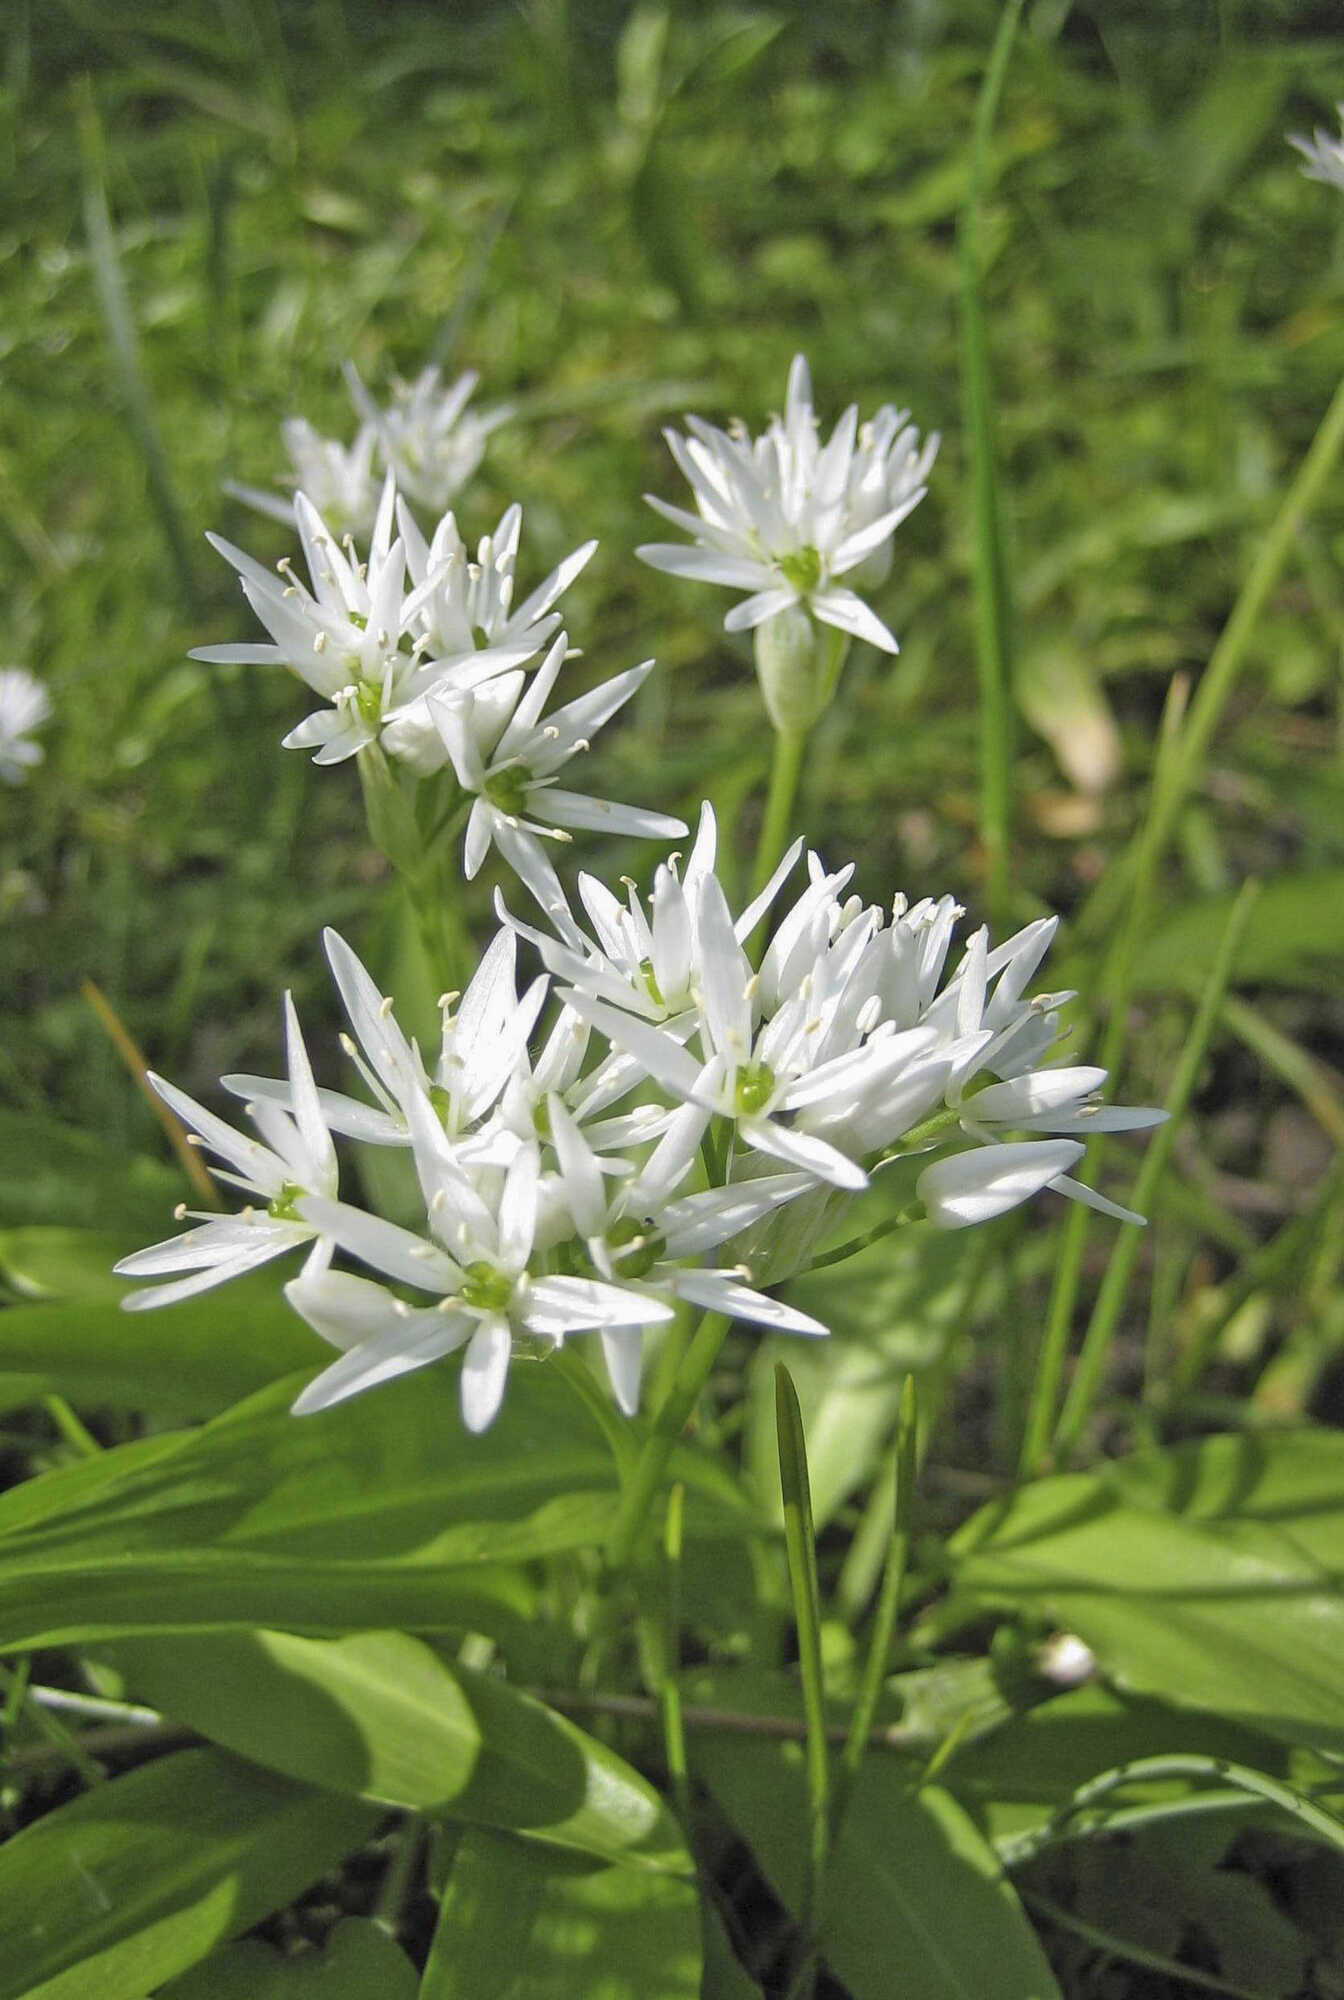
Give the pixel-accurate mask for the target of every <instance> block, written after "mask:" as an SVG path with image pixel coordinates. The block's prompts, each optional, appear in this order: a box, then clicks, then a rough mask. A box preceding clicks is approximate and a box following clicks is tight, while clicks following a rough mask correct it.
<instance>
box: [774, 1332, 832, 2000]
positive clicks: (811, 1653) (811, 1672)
mask: <svg viewBox="0 0 1344 2000" xmlns="http://www.w3.org/2000/svg"><path fill="white" fill-rule="evenodd" d="M775 1424H776V1429H777V1431H778V1436H779V1483H780V1486H781V1488H782V1489H783V1494H784V1544H785V1548H786V1550H787V1552H788V1560H789V1587H790V1589H791V1591H792V1594H793V1616H794V1622H795V1624H796V1626H797V1628H798V1665H799V1671H800V1674H801V1677H802V1683H803V1714H804V1718H805V1720H806V1724H807V1741H806V1746H805V1750H806V1763H807V1817H808V1839H807V1858H808V1871H807V1889H806V1893H805V1895H804V1899H803V1908H802V1912H801V1919H802V1932H803V1950H804V1955H803V1960H802V1963H801V1964H800V1966H799V1968H798V1972H797V1974H796V1976H795V1978H794V1981H793V1984H792V1986H791V1987H790V1989H789V1990H790V1994H791V1995H796V1996H798V2000H806V1996H807V1995H808V1994H809V1993H810V1992H811V1990H812V1982H813V1977H814V1973H815V1963H816V1940H815V1936H814V1929H815V1925H816V1922H817V1918H818V1914H819V1912H820V1910H821V1907H822V1897H823V1896H824V1894H825V1889H826V1855H827V1851H828V1848H829V1844H830V1810H831V1766H830V1753H829V1750H828V1748H827V1741H826V1710H825V1703H824V1699H823V1694H822V1678H821V1590H820V1586H819V1584H818V1582H817V1549H816V1539H815V1536H814V1533H813V1527H812V1491H811V1485H810V1482H809V1480H808V1476H807V1440H806V1438H805V1437H804V1435H803V1413H802V1410H801V1409H800V1408H799V1405H798V1391H797V1390H796V1389H795V1388H794V1386H793V1378H792V1377H791V1376H790V1374H789V1371H788V1369H787V1368H786V1367H785V1366H784V1364H783V1362H782V1361H781V1362H777V1363H776V1365H775Z"/></svg>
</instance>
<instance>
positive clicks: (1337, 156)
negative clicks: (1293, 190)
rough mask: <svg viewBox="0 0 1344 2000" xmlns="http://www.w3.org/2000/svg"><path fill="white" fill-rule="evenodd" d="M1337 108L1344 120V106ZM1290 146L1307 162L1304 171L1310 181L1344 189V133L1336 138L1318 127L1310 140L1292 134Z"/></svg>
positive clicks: (1298, 133)
mask: <svg viewBox="0 0 1344 2000" xmlns="http://www.w3.org/2000/svg"><path fill="white" fill-rule="evenodd" d="M1335 108H1336V110H1337V111H1338V113H1339V116H1340V119H1341V120H1344V104H1339V105H1337V106H1336V107H1335ZM1288 144H1289V145H1290V146H1296V147H1297V150H1298V152H1299V153H1301V154H1302V156H1303V157H1304V159H1305V160H1306V162H1307V164H1306V166H1305V167H1303V169H1302V171H1303V173H1304V174H1305V175H1306V177H1307V179H1308V180H1309V181H1326V182H1328V184H1329V185H1330V186H1331V187H1337V188H1344V133H1341V135H1340V136H1339V137H1338V138H1336V137H1335V136H1334V134H1333V133H1330V132H1327V131H1326V129H1325V127H1324V126H1323V125H1318V126H1317V127H1316V130H1315V131H1314V132H1313V134H1312V136H1311V137H1310V139H1308V138H1306V137H1305V136H1304V135H1303V134H1302V133H1301V132H1290V133H1289V134H1288Z"/></svg>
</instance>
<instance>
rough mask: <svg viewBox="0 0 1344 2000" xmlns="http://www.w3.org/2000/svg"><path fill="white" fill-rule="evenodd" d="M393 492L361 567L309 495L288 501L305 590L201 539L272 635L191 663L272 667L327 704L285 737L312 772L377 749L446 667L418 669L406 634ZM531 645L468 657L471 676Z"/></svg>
mask: <svg viewBox="0 0 1344 2000" xmlns="http://www.w3.org/2000/svg"><path fill="white" fill-rule="evenodd" d="M396 497H397V496H396V488H395V487H394V485H393V483H392V481H391V480H390V479H389V480H388V481H387V483H386V484H385V486H384V488H383V494H382V499H381V500H380V502H379V506H378V517H377V520H376V521H375V522H374V527H373V535H372V538H371V541H370V544H369V557H368V561H367V563H363V562H361V561H360V560H359V559H358V557H357V555H356V552H355V548H354V544H353V542H352V541H351V540H350V539H349V537H347V538H346V540H345V543H344V546H343V547H339V546H338V545H337V541H336V537H335V536H334V535H333V534H332V532H331V531H330V530H329V529H328V527H327V524H326V522H325V521H324V520H323V519H322V516H321V515H320V514H319V513H318V511H317V509H316V508H315V507H314V506H313V505H312V503H311V501H310V500H309V499H308V496H307V495H306V494H304V493H298V494H296V495H295V497H294V522H295V525H296V527H297V529H298V532H299V538H300V541H301V542H302V545H303V552H304V557H305V559H306V561H307V565H308V573H309V577H310V579H311V585H312V587H311V589H309V588H307V587H305V585H304V584H302V583H301V582H300V581H299V580H298V579H297V577H296V576H295V574H294V571H293V569H292V568H291V566H290V563H289V561H288V558H286V560H285V561H284V562H282V563H281V564H280V565H279V576H278V577H276V576H273V575H271V574H270V572H269V571H267V570H265V569H263V568H262V566H261V564H260V563H257V562H254V561H253V560H252V558H251V556H249V555H245V554H244V552H243V551H242V550H241V549H238V548H235V547H234V546H233V544H232V543H231V542H226V541H224V540H223V539H222V538H221V537H220V536H218V535H211V536H210V537H209V538H208V539H209V540H210V542H211V544H212V546H213V547H214V548H216V549H218V551H219V553H220V554H221V555H222V556H223V557H224V559H225V561H226V562H229V563H232V565H233V567H234V568H235V569H236V570H237V571H238V573H239V575H240V576H241V578H242V584H243V595H244V596H245V597H246V598H247V601H248V603H249V604H250V605H251V606H252V609H253V610H254V611H255V612H256V614H257V617H258V618H259V619H260V620H261V622H262V624H263V625H264V626H265V627H266V629H267V631H268V632H269V633H270V635H271V639H272V641H273V643H272V644H271V645H238V646H233V645H230V646H199V647H197V648H196V649H195V650H194V651H193V653H192V656H191V657H192V658H193V659H195V660H209V661H223V662H229V663H235V664H244V665H280V666H285V667H288V668H289V670H290V672H291V673H294V674H297V675H298V677H299V679H300V680H302V681H304V682H306V684H307V685H308V686H309V687H310V688H312V689H313V690H314V691H315V692H316V693H317V694H320V695H322V696H323V697H324V698H325V699H326V701H328V702H329V703H330V704H331V706H330V707H329V708H322V709H316V710H314V712H313V713H312V714H311V715H309V716H306V717H305V718H304V720H303V721H302V722H300V723H299V724H298V726H297V727H296V728H294V729H291V730H290V732H289V734H288V736H286V737H285V739H284V742H285V747H286V748H287V749H312V748H314V747H316V750H317V754H316V756H315V757H314V759H313V761H314V763H316V764H338V763H341V762H342V761H343V760H344V759H345V758H347V757H353V756H354V755H356V753H357V752H358V751H360V750H362V749H364V748H365V747H366V746H367V745H369V744H371V743H375V742H377V741H378V739H379V736H380V734H381V733H382V730H383V727H384V724H385V722H386V720H387V719H388V718H389V717H390V716H391V715H392V714H393V713H394V712H396V711H398V710H401V709H404V708H405V707H406V706H407V705H408V704H409V703H411V702H413V701H414V700H415V699H416V698H417V696H419V695H420V694H422V693H423V692H424V690H425V688H426V687H428V686H429V685H431V684H432V683H433V682H434V681H435V680H436V679H438V678H441V677H442V676H443V675H445V674H446V673H448V672H450V671H451V670H452V668H453V665H454V664H455V663H454V662H451V661H449V662H445V661H442V660H438V661H425V660H424V659H423V658H422V650H423V645H422V642H419V641H418V640H417V638H416V635H415V633H414V631H413V630H412V626H413V622H414V602H413V599H410V600H408V598H407V596H406V593H405V590H404V584H405V575H406V548H405V543H404V542H403V541H402V540H401V539H400V538H398V539H396V540H395V541H394V540H393V538H392V528H393V521H394V515H395V510H396ZM534 650H535V648H534V647H531V646H528V645H517V644H510V645H504V646H499V647H490V648H483V649H481V650H479V651H478V650H475V649H474V648H473V649H471V650H470V651H469V656H468V660H467V662H466V663H465V664H466V665H467V667H468V668H469V671H470V673H471V675H472V677H473V678H485V677H488V676H489V675H491V674H497V673H501V672H503V671H505V670H507V669H512V668H516V667H517V666H519V665H520V664H521V663H522V662H523V661H525V660H527V659H528V658H530V657H531V654H532V652H533V651H534Z"/></svg>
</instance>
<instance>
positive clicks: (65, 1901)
mask: <svg viewBox="0 0 1344 2000" xmlns="http://www.w3.org/2000/svg"><path fill="white" fill-rule="evenodd" d="M378 1818H379V1815H378V1811H377V1809H376V1808H373V1807H370V1806H367V1805H364V1804H362V1803H360V1802H358V1801H356V1800H353V1799H342V1798H338V1797H336V1796H335V1795H333V1794H331V1793H328V1792H319V1791H315V1790H314V1789H313V1788H312V1787H311V1786H310V1785H296V1784H293V1783H291V1782H290V1781H289V1780H288V1779H286V1778H279V1777H276V1776H274V1775H273V1774H272V1773H271V1772H269V1771H259V1770H257V1769H256V1768H255V1767H254V1766H252V1765H248V1764H243V1763H240V1762H239V1761H238V1760H237V1759H235V1758H233V1757H226V1756H222V1755H221V1754H220V1753H219V1752H218V1751H215V1750H184V1751H182V1752H180V1753H179V1754H177V1755H176V1756H172V1757H164V1758H161V1759H160V1760H159V1761H158V1762H156V1763H153V1764H148V1765H146V1766H144V1768H143V1769H141V1770H138V1771H132V1772H131V1773H130V1774H129V1776H127V1777H124V1778H115V1779H113V1780H112V1782H111V1783H110V1784H106V1785H100V1786H99V1787H98V1788H97V1789H96V1790H95V1791H91V1792H86V1793H84V1794H83V1796H82V1797H80V1798H78V1799H75V1800H73V1801H72V1802H71V1803H70V1804H69V1805H64V1806H58V1807H57V1808H56V1810H55V1811H54V1812H50V1813H47V1814H46V1815H45V1816H44V1817H43V1818H42V1819H39V1820H37V1821H35V1822H34V1823H33V1825H31V1826H28V1827H25V1828H24V1829H23V1830H22V1832H20V1833H17V1834H16V1835H15V1836H14V1838H13V1839H12V1840H11V1841H9V1842H8V1843H7V1844H6V1845H5V1846H4V1847H3V1848H0V2000H18V1996H20V1995H22V1996H24V2000H30V1997H31V2000H90V1997H91V1996H92V1995H95V1994H96V1995H97V2000H143V1996H144V1995H145V1994H146V1993H147V1992H149V1991H150V1990H151V1989H152V1988H154V1987H156V1986H158V1985H159V1984H160V1983H161V1982H162V1981H163V1980H165V1979H170V1978H172V1977H173V1975H174V1974H175V1973H178V1972H181V1971H182V1970H184V1968H185V1967H187V1966H189V1965H192V1964H194V1963H195V1961H196V1960H197V1959H199V1958H203V1957H204V1956H205V1954H206V1953H207V1952H208V1951H210V1950H212V1949H213V1948H214V1946H215V1945H217V1944H221V1943H223V1942H224V1941H225V1940H226V1939H228V1938H231V1937H236V1936H237V1935H238V1934H239V1932H241V1931H245V1930H247V1929H248V1928H249V1926H250V1925H252V1924H254V1923H256V1922H257V1921H258V1919H259V1918H261V1917H264V1916H265V1915H266V1914H267V1913H268V1912H269V1911H271V1910H275V1909H279V1908H283V1906H284V1905H285V1904H286V1903H288V1902H289V1901H290V1899H291V1898H292V1897H294V1896H296V1895H298V1894H299V1893H300V1892H301V1891H302V1890H303V1889H306V1888H307V1887H308V1885H309V1883H311V1882H314V1881H316V1880H318V1878H319V1877H320V1876H322V1875H324V1874H326V1873H327V1872H328V1870H330V1869H332V1868H335V1867H336V1866H338V1864H339V1863H340V1862H341V1861H343V1860H344V1859H345V1857H346V1855H347V1854H349V1853H350V1852H351V1851H352V1850H353V1849H355V1848H357V1847H359V1846H360V1845H362V1843H363V1842H364V1841H365V1840H366V1839H367V1838H368V1836H369V1835H370V1834H371V1833H372V1832H373V1831H374V1829H375V1827H376V1826H377V1824H378Z"/></svg>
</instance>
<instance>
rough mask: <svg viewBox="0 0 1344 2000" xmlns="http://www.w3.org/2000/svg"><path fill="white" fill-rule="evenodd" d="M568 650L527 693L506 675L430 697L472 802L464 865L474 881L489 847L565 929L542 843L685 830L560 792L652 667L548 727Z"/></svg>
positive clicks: (637, 809) (639, 811)
mask: <svg viewBox="0 0 1344 2000" xmlns="http://www.w3.org/2000/svg"><path fill="white" fill-rule="evenodd" d="M568 644H569V642H568V640H567V639H566V637H565V635H564V633H563V632H562V633H560V635H559V636H558V637H557V639H556V640H555V642H554V643H553V645H552V646H551V649H550V651H549V653H548V654H547V656H546V658H545V660H544V661H543V662H542V665H541V666H540V667H539V668H538V669H537V671H536V673H535V675H534V676H533V678H532V680H531V682H530V683H529V684H527V686H526V689H525V690H524V682H523V676H522V675H521V674H505V675H502V676H500V677H498V678H497V679H495V680H492V681H490V682H488V683H487V684H486V685H485V686H484V687H482V688H479V689H474V690H473V689H466V690H462V691H460V692H459V691H457V690H455V689H452V688H448V687H440V688H436V689H434V690H433V691H432V692H431V694H430V696H429V709H430V713H431V715H432V717H433V720H434V724H435V727H436V728H437V729H438V731H439V734H440V736H441V737H442V739H443V744H444V748H445V749H446V751H447V753H448V756H449V758H450V760H451V762H452V765H453V769H454V771H455V773H456V775H457V781H458V783H459V784H460V785H461V787H462V789H463V791H465V792H470V793H472V794H473V795H474V797H475V803H474V805H473V806H472V808H471V814H470V817H469V818H468V820H467V836H466V851H465V856H464V862H463V865H464V868H465V871H466V875H467V878H468V880H470V879H471V878H472V877H473V876H475V875H476V874H478V873H479V871H480V867H481V864H482V862H483V861H484V860H485V857H486V855H487V853H488V852H489V850H490V848H491V846H492V845H493V846H495V847H497V848H498V849H499V851H500V854H501V855H502V856H503V858H504V860H505V861H506V862H507V863H508V865H509V867H510V868H512V869H513V871H514V873H515V874H516V875H517V876H518V877H519V878H520V880H521V881H522V882H523V883H524V884H525V886H526V887H527V888H528V889H529V890H530V892H531V894H532V895H533V896H534V897H535V898H536V900H537V901H538V903H540V905H541V907H542V908H543V909H544V910H545V911H546V912H547V913H548V915H550V916H552V917H557V916H558V917H559V919H560V921H561V922H562V923H563V922H565V921H566V920H567V919H568V916H569V906H568V903H567V902H566V900H565V895H564V891H563V890H562V889H561V887H560V881H559V878H558V876H557V875H556V872H555V870H554V868H553V867H552V866H551V863H550V862H549V860H548V859H547V858H546V855H545V852H544V850H543V848H542V846H541V840H542V839H543V838H544V839H550V840H562V841H563V840H568V838H569V834H568V832H567V829H568V828H570V827H584V828H588V829H591V830H593V831H596V832H602V833H633V834H641V835H670V836H673V837H675V836H676V835H678V834H684V833H685V831H686V827H685V824H684V822H683V821H681V820H679V819H670V818H669V817H668V816H667V814H666V813H655V812H648V811H646V810H645V809H644V808H643V807H642V806H623V805H617V804H615V803H614V802H613V801H611V800H610V799H593V798H588V797H587V796H586V795H585V794H583V793H581V792H571V791H564V790H561V789H560V788H559V787H557V786H556V783H555V778H556V774H557V773H558V772H559V771H560V770H561V769H562V767H563V766H564V765H565V764H567V763H568V762H569V760H570V759H571V758H572V757H574V756H575V755H576V754H577V753H578V752H579V751H581V750H586V749H588V747H589V743H590V739H591V737H592V735H593V734H594V732H595V731H597V730H598V729H600V728H601V727H602V725H603V723H604V722H607V721H609V720H610V718H611V717H612V716H613V715H615V713H616V711H617V710H618V709H619V708H622V707H623V706H624V705H625V703H626V702H627V701H629V699H630V697H631V695H633V694H634V692H635V690H636V689H637V688H638V687H639V686H640V684H641V683H642V682H643V681H644V679H645V678H646V677H647V675H648V674H649V673H650V672H651V671H652V668H653V662H652V660H646V661H644V663H643V664H642V665H641V666H638V667H631V668H630V669H629V670H628V671H627V672H626V673H623V674H617V675H616V676H615V677H614V679H612V680H609V681H604V682H603V683H602V685H601V686H600V687H597V688H594V689H593V690H592V692H591V693H589V694H584V695H580V696H579V697H578V699H577V700H575V701H571V702H567V703H566V704H565V705H564V707H563V708H558V709H556V711H555V713H554V714H553V715H551V716H549V717H547V719H546V720H545V721H544V722H543V721H542V719H541V715H542V710H543V708H544V707H545V705H546V700H547V697H548V696H549V695H550V692H551V690H552V688H553V687H554V686H555V682H556V677H557V676H558V674H559V672H560V668H561V666H562V665H563V663H564V659H565V655H566V651H567V649H568Z"/></svg>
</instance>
